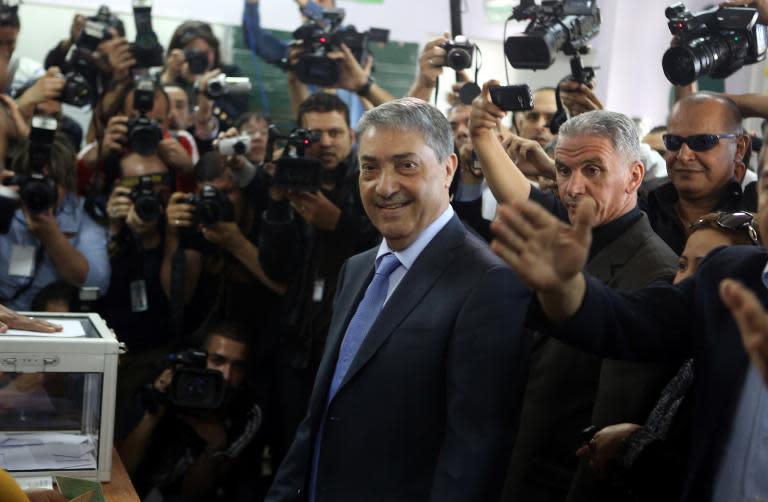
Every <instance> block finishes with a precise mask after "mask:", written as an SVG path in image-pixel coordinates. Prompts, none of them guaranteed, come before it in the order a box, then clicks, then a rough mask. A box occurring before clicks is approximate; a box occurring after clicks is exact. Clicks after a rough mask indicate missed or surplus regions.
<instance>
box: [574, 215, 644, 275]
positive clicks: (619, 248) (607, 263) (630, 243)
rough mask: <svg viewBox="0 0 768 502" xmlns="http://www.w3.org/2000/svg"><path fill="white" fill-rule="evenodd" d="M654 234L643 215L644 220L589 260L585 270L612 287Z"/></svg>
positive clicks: (639, 221) (636, 223)
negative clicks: (614, 281) (650, 235)
mask: <svg viewBox="0 0 768 502" xmlns="http://www.w3.org/2000/svg"><path fill="white" fill-rule="evenodd" d="M652 232H653V229H652V228H651V225H650V223H649V222H648V217H647V216H646V215H645V213H643V216H642V218H640V219H639V220H638V221H636V222H635V223H634V224H632V226H630V227H629V228H628V229H627V230H626V231H625V232H624V233H623V234H621V235H620V236H619V237H618V238H617V239H616V240H614V241H613V242H611V243H610V244H608V245H607V246H605V248H603V249H602V250H600V252H599V253H597V255H596V256H595V257H594V258H592V259H591V260H589V263H587V266H586V267H585V269H584V270H585V271H586V272H587V273H589V274H590V275H593V276H595V277H596V278H597V279H599V280H600V282H603V283H605V284H607V285H608V286H611V280H612V279H613V278H614V277H615V276H616V275H617V274H618V273H619V272H620V271H621V269H622V268H623V267H624V266H625V265H626V264H627V262H629V260H630V259H631V258H632V257H633V256H634V255H635V254H636V253H637V249H638V248H639V247H640V246H641V245H642V243H643V241H644V240H645V238H646V236H647V235H649V234H650V233H652Z"/></svg>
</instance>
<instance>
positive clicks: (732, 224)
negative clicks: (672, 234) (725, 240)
mask: <svg viewBox="0 0 768 502" xmlns="http://www.w3.org/2000/svg"><path fill="white" fill-rule="evenodd" d="M754 222H755V218H754V217H753V216H752V215H751V214H750V213H746V212H744V211H737V212H735V213H726V212H720V213H717V219H715V220H712V219H711V218H707V217H704V218H699V219H698V220H696V222H695V223H694V224H693V225H691V230H692V231H693V230H698V229H699V228H701V227H705V226H711V225H712V224H713V223H714V224H715V225H716V226H718V227H720V228H722V229H723V230H729V231H731V232H738V231H740V230H742V229H746V231H747V237H749V240H750V241H752V244H754V245H755V246H759V245H760V240H759V239H758V237H757V229H756V228H755V223H754Z"/></svg>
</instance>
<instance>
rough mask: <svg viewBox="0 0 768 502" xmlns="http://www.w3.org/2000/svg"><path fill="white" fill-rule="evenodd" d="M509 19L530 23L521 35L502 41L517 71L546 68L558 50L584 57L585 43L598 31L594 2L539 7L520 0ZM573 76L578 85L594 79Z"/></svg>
mask: <svg viewBox="0 0 768 502" xmlns="http://www.w3.org/2000/svg"><path fill="white" fill-rule="evenodd" d="M511 17H512V18H513V19H515V20H517V21H523V20H530V23H528V26H527V27H526V28H525V31H524V32H523V33H521V34H520V35H513V36H510V37H508V38H507V40H506V41H505V42H504V53H505V54H506V56H507V59H508V60H509V63H510V64H511V65H512V67H514V68H517V69H524V70H541V69H545V68H549V67H550V66H551V65H552V63H554V62H555V56H556V55H557V52H558V51H562V52H563V53H564V54H566V55H569V56H578V55H580V54H586V53H587V52H588V51H589V46H588V45H587V44H588V42H589V41H590V40H591V39H592V38H594V37H595V35H597V34H598V32H599V31H600V9H599V8H598V7H597V0H542V2H541V5H536V3H535V1H534V0H521V1H520V5H518V6H517V7H515V8H514V9H513V10H512V16H511ZM572 66H573V65H572ZM572 69H573V68H572ZM575 73H579V72H575ZM575 73H574V75H573V77H574V79H575V80H577V81H579V82H587V81H589V80H591V77H593V76H594V74H592V75H577V74H575Z"/></svg>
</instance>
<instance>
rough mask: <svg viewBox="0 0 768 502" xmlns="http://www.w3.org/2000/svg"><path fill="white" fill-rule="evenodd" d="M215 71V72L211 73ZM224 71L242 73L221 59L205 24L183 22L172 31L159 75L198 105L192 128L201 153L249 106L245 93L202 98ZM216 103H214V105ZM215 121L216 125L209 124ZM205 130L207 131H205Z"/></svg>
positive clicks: (218, 46)
mask: <svg viewBox="0 0 768 502" xmlns="http://www.w3.org/2000/svg"><path fill="white" fill-rule="evenodd" d="M214 70H218V73H211V72H213V71H214ZM219 73H223V74H225V75H227V76H228V77H237V76H241V75H242V70H240V68H238V67H237V66H235V65H231V64H223V63H222V61H221V52H220V42H219V39H218V38H216V36H215V35H214V34H213V30H212V29H211V26H210V25H209V24H208V23H204V22H202V21H186V22H184V23H182V24H181V25H179V27H178V28H176V30H175V31H174V32H173V35H172V36H171V41H170V43H169V44H168V52H167V55H166V60H165V66H164V67H163V71H162V73H161V74H160V84H161V85H164V86H165V85H177V86H179V87H181V88H182V89H184V90H185V91H186V92H187V94H188V95H189V98H190V102H194V103H195V107H196V108H197V112H196V113H195V115H196V122H197V124H198V125H200V126H207V128H206V127H202V128H198V127H196V128H195V134H194V136H195V138H196V139H197V140H198V148H199V150H200V153H201V154H202V153H205V152H207V151H210V150H211V142H212V141H213V139H214V138H216V136H217V135H218V133H219V131H220V130H225V129H227V128H228V127H229V126H230V124H231V123H232V122H233V121H234V120H235V119H237V117H238V116H239V115H240V114H241V113H242V112H243V111H244V110H246V109H247V108H248V97H247V96H246V95H236V94H231V93H229V94H227V95H225V96H222V97H221V98H218V99H216V100H215V101H216V102H215V104H214V103H213V99H211V98H206V97H205V87H204V86H205V84H206V82H207V81H208V80H209V79H211V78H213V77H215V76H217V75H218V74H219ZM214 105H215V106H214ZM213 121H215V125H214V126H211V125H210V123H211V122H213ZM204 131H207V134H206V132H204Z"/></svg>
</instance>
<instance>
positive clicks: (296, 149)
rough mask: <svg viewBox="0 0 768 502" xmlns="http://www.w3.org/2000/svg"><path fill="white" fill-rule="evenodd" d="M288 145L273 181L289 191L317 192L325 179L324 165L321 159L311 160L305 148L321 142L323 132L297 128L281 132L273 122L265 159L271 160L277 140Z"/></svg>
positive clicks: (285, 147)
mask: <svg viewBox="0 0 768 502" xmlns="http://www.w3.org/2000/svg"><path fill="white" fill-rule="evenodd" d="M278 141H280V142H283V143H284V144H285V146H284V148H283V153H282V155H281V156H280V158H278V159H277V162H275V174H274V176H273V177H272V183H273V184H274V185H275V186H278V187H280V188H285V189H288V190H298V191H308V192H316V191H318V190H320V185H321V183H322V181H323V165H322V163H321V162H320V161H319V160H316V159H308V158H306V156H305V153H306V149H307V148H308V147H310V146H312V144H313V143H317V142H318V141H320V135H319V134H318V133H316V132H313V131H310V130H308V129H301V128H298V129H294V130H293V131H291V132H290V133H289V134H287V135H286V134H281V133H280V132H279V131H278V130H277V128H276V127H275V126H274V125H271V126H269V137H268V139H267V151H266V156H265V162H272V156H273V152H274V148H275V143H277V142H278Z"/></svg>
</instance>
